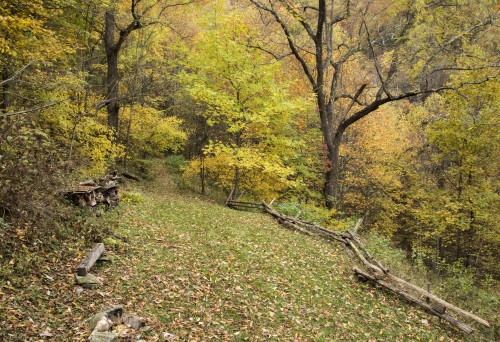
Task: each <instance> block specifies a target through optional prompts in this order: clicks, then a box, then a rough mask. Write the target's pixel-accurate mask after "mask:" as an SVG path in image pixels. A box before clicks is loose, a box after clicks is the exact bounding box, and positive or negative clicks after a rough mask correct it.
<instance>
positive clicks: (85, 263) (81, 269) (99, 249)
mask: <svg viewBox="0 0 500 342" xmlns="http://www.w3.org/2000/svg"><path fill="white" fill-rule="evenodd" d="M103 252H104V244H103V243H98V244H96V245H95V246H94V248H92V250H91V251H90V252H89V253H88V254H87V256H86V257H85V258H84V259H83V260H82V261H81V262H80V263H79V264H78V268H77V274H78V275H79V276H82V277H83V276H86V275H87V273H88V272H89V271H90V268H91V267H92V266H94V264H95V262H96V261H97V259H99V257H100V256H101V254H102V253H103Z"/></svg>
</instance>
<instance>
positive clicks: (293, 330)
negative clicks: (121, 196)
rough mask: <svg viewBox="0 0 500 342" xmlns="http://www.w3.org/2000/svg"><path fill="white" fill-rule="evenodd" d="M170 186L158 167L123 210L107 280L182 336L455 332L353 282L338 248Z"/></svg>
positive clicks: (437, 335) (368, 336)
mask: <svg viewBox="0 0 500 342" xmlns="http://www.w3.org/2000/svg"><path fill="white" fill-rule="evenodd" d="M175 189H176V188H175V185H174V184H173V183H172V181H171V180H170V179H169V177H168V176H167V175H166V174H164V173H163V172H162V173H160V175H159V177H158V179H157V181H156V182H155V184H152V185H150V186H148V187H147V188H144V189H143V190H142V191H143V194H144V198H145V201H144V203H142V204H139V205H135V206H128V207H127V208H126V209H125V210H124V215H123V218H122V221H121V224H120V227H119V229H118V233H119V234H122V235H124V236H127V237H129V238H130V245H131V246H133V251H132V253H130V254H129V255H128V256H127V261H126V262H124V263H123V264H122V265H121V266H122V267H123V268H122V269H121V270H119V269H116V270H107V271H106V278H108V279H111V278H112V277H113V274H115V276H116V281H112V283H119V279H120V278H123V277H126V278H127V279H129V280H128V282H127V285H126V286H122V287H117V288H116V289H115V290H114V294H115V295H117V296H118V297H122V298H129V299H130V301H129V302H128V303H127V306H129V307H130V308H131V309H133V310H139V311H140V312H143V313H148V315H153V316H155V317H157V319H158V321H159V322H160V323H161V325H162V326H164V328H165V329H166V331H169V332H171V333H173V334H175V335H178V336H179V337H180V338H181V339H182V340H184V339H189V340H194V339H196V338H198V339H200V340H206V339H210V338H213V339H238V340H245V339H250V340H269V339H278V340H291V339H293V338H295V339H297V340H314V341H318V340H342V339H344V340H358V341H359V340H396V339H398V340H408V339H409V340H424V341H426V340H439V339H441V338H444V339H447V340H448V339H450V338H453V337H455V338H456V337H458V338H460V337H459V336H453V334H452V333H451V328H450V329H448V328H447V327H446V329H441V328H439V325H438V324H433V326H432V327H429V326H427V325H425V324H424V323H422V319H427V320H429V321H432V320H431V319H430V317H429V316H427V315H426V314H424V313H422V312H420V311H418V310H416V309H413V308H411V307H409V306H408V305H407V304H406V303H405V302H402V301H400V300H398V299H396V298H394V297H393V296H392V295H388V294H386V293H384V292H383V291H380V290H377V289H374V288H373V287H372V286H371V285H369V284H360V283H358V282H356V281H355V280H354V279H353V277H352V271H351V265H350V263H349V262H348V260H346V258H345V255H344V252H343V251H342V250H340V249H339V247H338V246H335V245H331V244H327V243H325V242H324V241H322V240H319V239H315V238H311V237H307V236H304V235H300V234H297V233H294V232H291V231H288V230H286V229H284V228H283V227H281V226H279V225H277V224H276V223H275V222H274V221H273V220H272V219H271V218H269V217H267V216H265V215H263V214H257V213H247V212H239V211H234V210H231V209H228V208H226V207H224V206H222V205H221V204H216V203H212V202H210V201H206V200H204V199H203V198H200V197H196V196H193V195H191V196H189V195H186V194H182V193H179V192H177V191H176V190H175ZM108 271H109V272H108ZM115 272H116V273H115ZM130 294H134V295H133V296H132V297H131V296H130ZM436 323H437V322H436Z"/></svg>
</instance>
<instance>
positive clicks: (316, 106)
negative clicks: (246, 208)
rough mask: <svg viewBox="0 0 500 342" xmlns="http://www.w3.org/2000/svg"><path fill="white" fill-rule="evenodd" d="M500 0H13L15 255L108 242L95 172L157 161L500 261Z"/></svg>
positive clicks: (1, 123)
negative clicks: (69, 199) (93, 190)
mask: <svg viewBox="0 0 500 342" xmlns="http://www.w3.org/2000/svg"><path fill="white" fill-rule="evenodd" d="M499 9H500V8H499V5H498V4H497V2H496V1H494V0H436V1H431V0H391V1H389V0H377V1H365V0H359V1H349V0H344V1H324V0H318V1H313V0H309V1H306V0H300V1H299V0H248V1H246V0H241V1H221V0H213V1H210V0H199V1H196V0H192V1H189V0H186V1H183V0H155V1H153V0H108V1H97V0H32V1H20V0H4V1H2V3H1V4H0V67H1V73H2V78H1V81H0V92H1V95H2V96H1V98H0V229H1V232H2V239H1V241H0V251H1V255H0V258H1V259H2V262H8V261H9V260H11V256H12V255H14V254H15V253H16V251H19V250H22V249H23V248H28V247H26V246H31V245H32V244H33V242H34V241H43V242H42V243H39V244H38V245H36V247H29V248H35V249H36V250H40V249H44V248H53V247H54V245H57V244H58V243H60V242H61V241H64V240H65V239H69V238H71V237H74V236H80V237H81V236H83V237H85V239H89V240H99V239H101V238H102V236H101V235H100V234H102V232H100V231H97V230H95V229H94V228H93V226H89V225H87V226H86V225H84V224H83V223H82V219H81V216H79V215H76V214H75V213H74V211H75V210H74V209H72V208H70V207H68V206H67V205H66V204H65V203H62V202H61V201H60V200H59V199H58V196H57V192H58V190H60V189H62V188H64V187H68V186H69V184H71V183H72V182H74V181H75V180H77V179H85V178H90V177H96V176H99V175H102V174H103V173H105V172H107V171H109V170H113V169H119V170H123V169H127V170H132V171H134V172H137V173H140V174H141V175H142V176H143V177H145V178H147V177H148V175H149V171H150V167H151V164H152V162H151V160H153V159H154V158H158V157H166V158H167V160H168V161H169V164H170V165H173V166H175V167H178V168H181V170H182V177H183V178H182V184H181V185H182V186H185V187H188V188H191V189H193V190H195V191H199V192H201V193H203V194H207V195H210V196H220V197H221V198H222V197H223V196H227V194H228V193H229V192H230V191H231V189H233V188H235V192H236V193H237V194H241V195H242V196H243V197H246V198H249V199H254V200H267V201H269V200H271V199H273V198H275V197H276V198H278V200H277V203H280V204H279V209H280V210H282V211H284V212H286V213H288V214H293V215H296V214H299V213H300V215H302V217H303V218H304V219H308V220H314V221H317V222H320V223H322V224H328V225H330V226H332V227H335V228H336V229H344V228H345V227H348V226H350V225H353V224H354V222H355V221H356V219H357V218H359V217H363V218H364V222H365V223H364V228H363V229H364V230H365V231H371V232H373V233H377V234H380V235H384V236H387V237H389V238H390V239H391V240H392V241H393V243H394V244H395V245H396V246H398V247H401V248H402V249H404V250H405V251H406V252H407V253H406V254H407V256H408V258H409V259H410V260H412V261H413V262H414V263H422V264H424V265H426V266H427V267H428V268H429V270H432V271H434V272H436V273H439V274H453V272H455V273H457V274H461V275H464V274H466V275H467V277H471V279H472V280H471V281H472V283H481V282H483V283H486V284H492V281H493V282H494V281H495V280H498V277H499V276H500V270H499V264H498V243H499V242H500V229H499V227H498V222H500V212H499V208H500V201H499V197H500V192H499V189H500V188H499V185H500V184H499V181H500V178H499V165H500V162H499V153H498V151H499V147H500V146H499V142H500V139H499V132H500V127H499V116H498V113H499V110H500V101H499V100H500V84H499V80H498V72H499V60H498V58H499V56H500V53H499V52H500V51H499V40H498V37H499V36H500V35H499V33H500V32H499V26H498V18H499V13H498V12H499Z"/></svg>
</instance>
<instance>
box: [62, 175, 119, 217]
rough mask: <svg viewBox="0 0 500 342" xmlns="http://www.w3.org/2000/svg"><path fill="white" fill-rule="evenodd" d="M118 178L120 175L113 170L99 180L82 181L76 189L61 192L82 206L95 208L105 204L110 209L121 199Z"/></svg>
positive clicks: (75, 203)
mask: <svg viewBox="0 0 500 342" xmlns="http://www.w3.org/2000/svg"><path fill="white" fill-rule="evenodd" d="M118 179H120V177H118V175H117V173H116V172H113V173H110V174H107V175H105V176H104V177H102V178H99V179H97V180H94V179H90V180H86V181H83V182H80V183H79V184H78V185H77V186H76V187H75V188H74V189H71V190H64V191H61V194H62V195H63V196H64V197H65V198H67V199H68V200H69V201H71V202H72V203H73V204H74V205H76V206H78V207H80V208H84V207H91V208H95V207H96V206H97V205H99V204H103V205H105V206H106V209H110V208H113V207H116V206H117V205H118V202H119V201H120V197H119V194H118V191H119V186H118Z"/></svg>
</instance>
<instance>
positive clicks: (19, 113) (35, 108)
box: [0, 99, 70, 118]
mask: <svg viewBox="0 0 500 342" xmlns="http://www.w3.org/2000/svg"><path fill="white" fill-rule="evenodd" d="M69 100H70V99H64V100H60V101H54V102H50V103H48V104H46V105H43V106H39V107H33V108H30V109H25V110H20V111H17V112H11V113H5V114H2V115H0V118H7V117H10V116H14V115H21V114H28V113H32V112H38V111H40V110H43V109H46V108H49V107H53V106H55V105H58V104H59V103H62V102H66V101H69Z"/></svg>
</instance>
